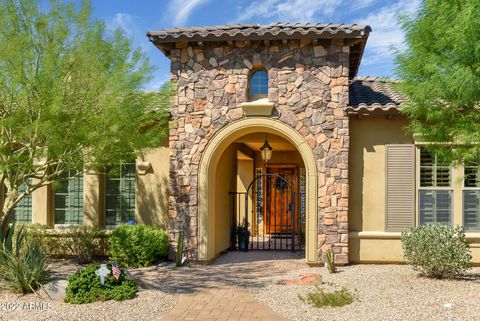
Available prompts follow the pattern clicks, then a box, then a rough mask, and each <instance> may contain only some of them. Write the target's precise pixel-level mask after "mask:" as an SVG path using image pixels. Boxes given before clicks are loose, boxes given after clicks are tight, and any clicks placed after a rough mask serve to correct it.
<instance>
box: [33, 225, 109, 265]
mask: <svg viewBox="0 0 480 321" xmlns="http://www.w3.org/2000/svg"><path fill="white" fill-rule="evenodd" d="M28 239H29V240H31V241H32V242H34V243H36V244H39V246H40V247H41V248H42V249H43V250H44V251H45V252H46V253H48V254H49V255H50V256H53V257H73V258H74V259H75V261H76V262H77V263H79V264H85V263H89V262H91V261H92V259H93V257H94V256H104V255H106V249H107V247H108V238H107V236H106V233H105V230H104V229H102V228H100V227H96V226H86V225H71V226H61V227H59V228H56V229H55V230H52V229H50V228H49V227H48V226H46V225H40V224H31V225H28Z"/></svg>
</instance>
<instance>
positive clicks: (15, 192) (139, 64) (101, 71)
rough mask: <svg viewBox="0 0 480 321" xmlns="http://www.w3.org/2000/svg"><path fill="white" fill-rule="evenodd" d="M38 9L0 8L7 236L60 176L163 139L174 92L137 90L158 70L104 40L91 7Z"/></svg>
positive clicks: (29, 0) (24, 1) (25, 1)
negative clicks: (22, 209)
mask: <svg viewBox="0 0 480 321" xmlns="http://www.w3.org/2000/svg"><path fill="white" fill-rule="evenodd" d="M41 2H42V1H38V0H37V1H36V0H0V43H1V44H2V45H1V46H0V187H1V186H3V185H5V186H6V190H7V193H6V198H5V200H4V202H3V211H2V214H1V216H0V218H1V219H2V228H3V230H6V227H7V226H8V222H9V216H10V215H11V213H12V208H13V207H14V206H15V204H17V203H18V202H19V201H20V200H21V199H22V198H23V197H25V195H28V194H30V193H32V192H33V191H34V190H36V189H38V188H39V187H41V186H44V185H47V184H50V183H52V182H55V181H57V180H59V179H61V178H60V174H61V173H63V172H66V171H68V170H79V169H80V171H83V170H87V169H98V168H99V167H100V166H102V165H103V164H106V163H116V162H120V161H123V160H127V159H130V158H131V157H132V156H134V151H136V152H137V153H138V152H139V151H142V150H144V149H145V148H149V147H154V146H157V145H158V144H159V142H160V140H161V139H162V137H164V136H165V134H166V133H165V128H166V126H165V120H166V114H167V110H168V104H169V90H168V89H167V88H164V89H163V90H162V91H161V92H160V93H145V92H143V91H142V90H141V88H142V86H144V85H145V83H146V82H147V81H148V80H149V79H150V77H151V73H152V71H153V69H152V67H151V66H150V64H149V62H148V60H147V58H146V56H145V55H144V54H143V53H142V52H141V51H140V50H138V49H134V48H133V47H132V43H131V40H130V39H129V38H127V37H126V36H125V35H124V33H123V32H122V31H121V30H116V31H115V32H114V33H113V34H112V35H108V34H107V33H106V30H105V24H104V23H103V22H102V21H98V20H93V19H92V18H91V7H90V3H89V2H88V1H84V2H82V5H81V6H80V8H79V9H78V10H77V9H76V8H75V6H74V5H73V4H72V3H66V2H63V1H61V0H50V1H49V3H48V6H47V7H45V6H44V7H42V6H41V4H40V3H41ZM42 3H43V2H42ZM22 184H27V189H26V191H25V192H19V190H20V189H19V187H20V186H21V185H22Z"/></svg>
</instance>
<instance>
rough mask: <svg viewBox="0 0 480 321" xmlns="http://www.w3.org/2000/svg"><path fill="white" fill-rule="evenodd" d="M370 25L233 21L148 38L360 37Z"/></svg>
mask: <svg viewBox="0 0 480 321" xmlns="http://www.w3.org/2000/svg"><path fill="white" fill-rule="evenodd" d="M370 31H371V28H370V27H369V26H366V25H357V24H321V23H280V22H276V23H272V24H269V25H259V24H233V25H224V26H208V27H190V28H169V29H163V30H160V31H150V32H148V33H147V36H148V37H149V38H150V41H153V42H158V43H162V42H163V43H168V42H181V41H217V40H223V41H225V40H237V39H246V38H252V39H257V40H263V39H265V40H266V39H278V38H279V36H285V37H288V38H290V39H295V38H302V37H305V36H308V37H312V38H333V37H334V36H341V37H343V38H353V37H355V38H357V37H358V38H360V37H364V36H368V33H369V32H370Z"/></svg>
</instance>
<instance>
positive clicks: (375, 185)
mask: <svg viewBox="0 0 480 321" xmlns="http://www.w3.org/2000/svg"><path fill="white" fill-rule="evenodd" d="M406 126H407V120H406V119H405V118H403V117H400V116H396V117H394V118H393V119H387V118H386V117H385V116H366V117H364V118H362V119H357V118H354V117H352V118H351V119H350V133H351V141H350V153H349V169H350V173H349V174H350V175H349V184H350V194H349V195H350V198H349V209H350V210H349V242H348V243H349V259H350V262H352V263H397V262H404V260H403V250H402V247H401V243H400V233H393V232H385V145H386V144H413V143H414V140H413V137H412V136H411V135H408V134H406V132H405V127H406ZM455 173H456V174H455ZM459 175H461V173H460V174H459V173H458V169H455V172H454V177H459ZM456 184H459V182H458V181H457V182H456ZM457 190H459V189H457ZM461 203H462V199H461V191H460V193H458V191H457V192H456V193H455V196H454V206H455V213H454V223H455V224H462V221H461V217H462V214H461V213H462V205H461ZM466 236H467V239H469V240H470V241H471V242H472V243H471V253H472V256H473V260H472V262H473V263H474V264H480V234H479V233H476V234H473V233H467V234H466Z"/></svg>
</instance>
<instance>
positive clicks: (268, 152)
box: [260, 136, 273, 164]
mask: <svg viewBox="0 0 480 321" xmlns="http://www.w3.org/2000/svg"><path fill="white" fill-rule="evenodd" d="M272 150H273V149H272V147H271V146H270V145H269V144H268V140H267V137H266V136H265V143H264V144H263V146H262V147H260V152H261V153H262V160H263V162H264V163H265V164H268V162H270V160H271V159H272Z"/></svg>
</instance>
